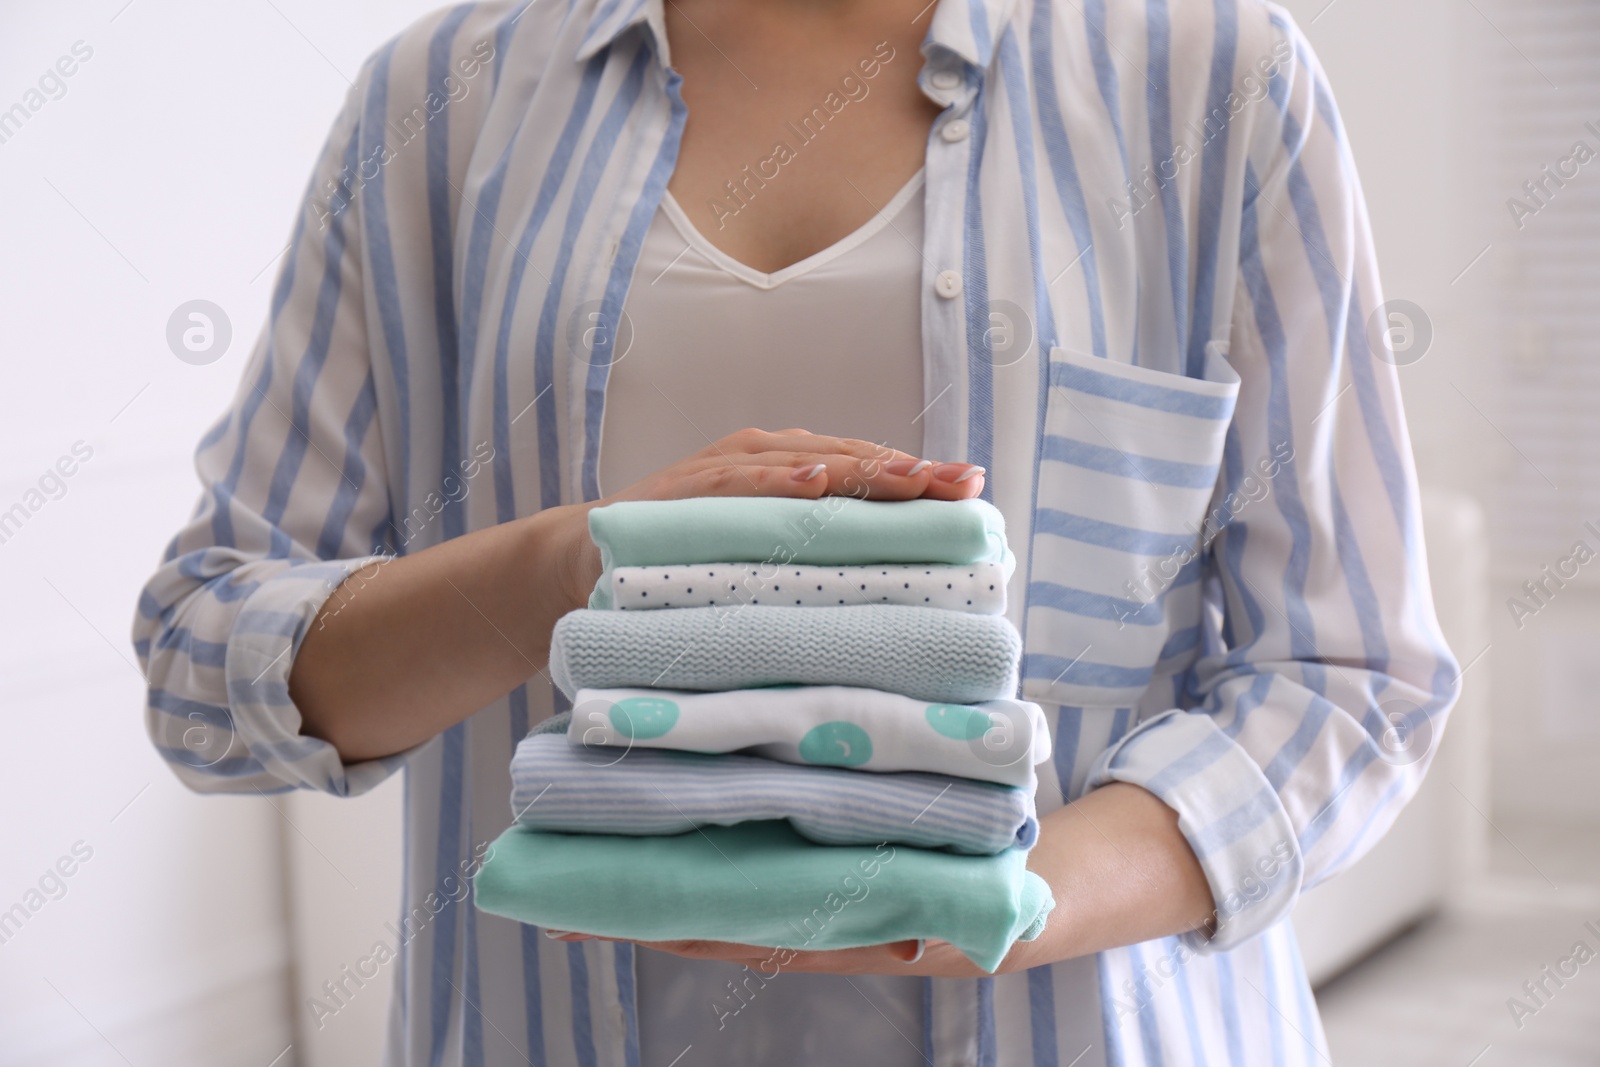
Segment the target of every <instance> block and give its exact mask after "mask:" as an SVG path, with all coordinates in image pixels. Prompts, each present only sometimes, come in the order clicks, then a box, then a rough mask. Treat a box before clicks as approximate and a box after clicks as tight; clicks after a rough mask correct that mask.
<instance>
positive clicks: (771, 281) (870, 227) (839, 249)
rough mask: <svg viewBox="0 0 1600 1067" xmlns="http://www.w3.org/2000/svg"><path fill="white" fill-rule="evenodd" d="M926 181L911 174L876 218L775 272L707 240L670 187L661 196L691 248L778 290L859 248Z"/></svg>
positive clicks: (750, 281)
mask: <svg viewBox="0 0 1600 1067" xmlns="http://www.w3.org/2000/svg"><path fill="white" fill-rule="evenodd" d="M922 182H923V171H922V170H921V169H919V170H918V171H917V172H916V173H915V174H913V175H912V176H911V180H910V181H908V182H906V184H905V185H903V186H901V188H900V191H899V192H898V193H895V194H894V196H893V197H892V198H891V199H890V200H889V202H888V203H887V204H885V205H883V207H881V208H879V209H878V210H877V211H875V212H873V214H872V217H871V218H869V219H868V220H867V221H866V222H864V223H862V224H861V225H860V226H858V227H857V228H856V229H854V230H852V231H851V232H850V233H848V234H846V235H845V236H843V237H841V238H839V240H837V241H835V242H834V243H833V244H831V245H829V246H828V247H826V248H824V249H821V250H820V251H817V252H813V253H812V254H811V255H809V256H807V257H805V258H804V259H802V260H798V261H796V262H794V263H791V264H789V265H788V266H787V267H783V268H781V269H779V270H776V271H773V272H772V273H770V274H769V273H767V272H765V271H759V270H756V269H755V268H754V267H752V266H749V265H748V264H746V263H742V262H740V261H739V260H737V259H734V258H733V257H732V256H730V255H728V253H726V252H724V251H723V250H722V249H720V248H718V247H717V246H716V245H714V244H712V243H711V242H710V241H709V240H707V239H706V237H705V235H704V234H702V233H701V232H700V230H699V229H698V228H697V227H696V226H695V224H694V223H693V222H691V221H690V220H689V216H688V214H687V213H686V212H685V211H684V210H683V207H682V206H681V205H680V204H679V203H678V201H677V198H676V197H674V196H673V195H672V193H671V191H670V190H668V191H664V192H663V193H662V195H661V209H662V211H663V212H665V213H666V215H667V218H668V219H670V220H671V221H672V224H673V225H674V226H676V227H677V229H678V233H679V235H680V236H682V238H683V239H684V240H685V241H687V242H688V244H689V247H690V248H693V249H694V250H695V251H696V252H699V253H700V254H701V255H702V256H704V257H705V258H706V259H707V260H708V261H710V262H711V263H712V264H713V265H715V266H717V267H719V268H721V269H722V270H723V271H725V272H726V273H728V274H730V275H732V276H733V277H735V278H737V279H739V280H740V281H742V282H745V283H747V284H749V285H753V286H755V287H756V288H757V289H774V288H777V287H778V286H779V285H782V284H783V283H784V282H786V281H788V280H789V279H791V278H797V277H799V276H800V275H802V274H807V273H809V272H811V271H813V270H815V269H816V268H818V267H820V266H822V265H823V264H825V263H828V262H831V261H832V260H835V259H837V258H839V257H840V256H842V255H844V254H845V253H846V252H849V251H850V250H851V249H853V248H857V247H859V246H860V245H862V244H863V243H865V242H866V241H868V240H870V239H871V238H872V237H874V236H876V235H877V234H878V233H879V232H880V231H881V230H882V229H883V228H884V227H885V226H888V225H889V224H890V222H891V220H893V218H894V217H895V216H896V215H898V214H899V213H900V212H901V211H902V210H903V209H904V208H905V206H906V204H907V203H908V202H909V201H910V200H911V198H912V197H913V196H916V195H917V194H918V193H919V192H921V191H922ZM914 239H915V240H916V241H917V242H918V247H920V242H921V239H922V235H921V234H916V235H915V236H914Z"/></svg>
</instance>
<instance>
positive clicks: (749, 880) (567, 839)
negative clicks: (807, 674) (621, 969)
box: [474, 821, 1055, 973]
mask: <svg viewBox="0 0 1600 1067" xmlns="http://www.w3.org/2000/svg"><path fill="white" fill-rule="evenodd" d="M1027 858H1028V854H1027V852H1026V850H1024V849H1020V848H1012V849H1008V850H1006V851H1005V852H1002V853H1000V854H999V855H997V856H961V855H956V854H953V853H949V852H941V851H934V850H931V849H920V848H911V847H908V846H905V845H889V844H882V845H818V844H813V843H812V842H810V841H807V840H805V839H804V838H802V837H801V836H799V835H798V834H796V833H795V832H794V830H793V829H792V828H791V827H790V826H789V824H788V823H786V822H782V821H770V822H746V823H740V824H738V825H736V826H708V827H705V828H703V829H701V830H695V831H690V832H689V833H683V834H676V835H673V836H670V837H624V836H621V835H613V834H559V833H541V832H538V831H534V830H529V829H526V828H524V827H521V826H515V827H512V828H511V829H509V830H507V831H505V832H504V833H503V834H501V835H500V836H499V837H498V838H497V839H496V840H495V842H494V844H493V845H492V846H490V849H489V853H488V855H487V857H486V858H485V860H484V864H483V867H482V869H481V870H480V871H479V872H478V875H477V878H476V879H475V880H474V897H475V900H476V903H477V906H478V907H479V908H481V909H483V910H484V911H487V912H491V913H493V914H495V915H504V916H506V917H508V918H512V919H517V920H519V921H521V922H525V923H532V924H534V925H536V926H543V927H547V928H550V929H556V930H570V931H573V932H575V933H584V934H595V935H598V936H601V937H614V938H622V939H625V940H629V941H677V940H708V941H731V942H735V943H738V944H744V945H758V946H763V947H769V948H773V949H775V950H782V949H789V950H793V951H796V952H801V951H820V950H824V949H840V948H860V947H862V946H865V945H882V944H888V943H890V942H894V941H906V940H912V939H915V938H929V939H935V938H937V939H938V940H941V941H948V942H949V943H950V944H952V945H954V946H955V947H956V948H958V949H960V950H961V952H962V953H963V954H964V955H965V956H966V957H967V958H968V959H970V960H972V962H973V963H975V964H977V965H978V966H979V967H982V968H983V969H984V970H985V971H988V972H990V973H993V972H994V970H995V968H997V967H998V966H1000V961H1001V960H1002V959H1004V958H1005V955H1006V952H1007V951H1008V950H1009V949H1010V948H1011V945H1012V943H1013V942H1015V941H1018V940H1023V941H1031V940H1033V939H1034V938H1036V937H1038V936H1039V934H1040V933H1042V932H1043V931H1044V924H1045V917H1046V915H1047V914H1048V913H1049V912H1050V909H1051V908H1053V907H1055V899H1054V898H1053V897H1052V896H1051V895H1050V887H1049V886H1048V885H1047V884H1046V883H1045V881H1044V879H1042V878H1040V877H1039V876H1038V875H1036V874H1034V873H1033V872H1031V871H1029V870H1028V869H1027V867H1026V863H1027ZM783 962H787V958H786V957H782V956H780V957H779V958H778V959H777V960H776V961H775V963H777V964H778V965H780V966H781V964H782V963H783Z"/></svg>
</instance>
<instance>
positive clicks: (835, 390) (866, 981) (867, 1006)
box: [599, 171, 925, 1067]
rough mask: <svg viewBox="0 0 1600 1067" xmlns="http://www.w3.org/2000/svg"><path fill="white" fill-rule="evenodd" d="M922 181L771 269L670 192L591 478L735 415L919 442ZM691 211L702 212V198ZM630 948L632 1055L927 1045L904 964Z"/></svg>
mask: <svg viewBox="0 0 1600 1067" xmlns="http://www.w3.org/2000/svg"><path fill="white" fill-rule="evenodd" d="M922 191H923V176H922V173H921V172H920V171H919V172H918V173H917V175H916V176H915V177H913V178H912V179H911V181H910V182H908V183H907V184H906V186H905V187H904V188H903V189H901V190H900V192H899V193H897V194H896V195H895V197H894V198H893V199H892V200H890V201H889V203H888V204H886V205H884V207H883V209H882V210H881V211H879V212H878V213H877V214H875V215H874V216H873V217H872V219H871V220H869V221H868V222H867V223H866V224H865V225H863V226H862V227H861V228H860V229H858V230H856V231H855V232H854V233H852V234H850V235H849V236H847V237H845V238H844V239H842V240H840V241H838V242H837V243H835V244H833V245H831V246H829V247H828V248H825V249H823V250H822V251H820V252H818V253H816V254H815V255H812V256H809V257H807V258H806V259H803V260H801V261H800V262H798V263H795V264H793V265H791V266H788V267H785V268H784V269H782V270H780V271H777V272H776V273H773V274H764V273H762V272H760V271H757V270H753V269H751V268H750V267H748V266H746V265H744V264H743V263H740V262H738V261H737V260H735V259H733V258H732V257H730V256H728V255H726V254H725V253H723V252H721V251H720V250H718V249H717V248H716V247H715V246H714V245H712V244H711V243H710V242H709V241H708V240H706V238H705V237H704V236H703V235H702V234H701V232H700V231H699V229H697V228H696V225H695V221H691V215H690V214H689V213H687V212H685V210H684V209H683V207H682V206H680V205H679V204H678V203H677V201H676V200H674V199H673V198H672V196H671V194H670V193H669V194H667V195H666V196H665V197H664V198H663V201H662V204H661V207H660V209H658V210H657V212H656V215H655V218H654V219H653V220H652V222H651V225H650V229H649V231H648V233H647V234H646V236H645V240H644V246H643V249H642V250H641V253H640V256H639V263H638V266H637V267H636V268H635V273H634V277H633V284H632V286H631V287H630V289H629V291H628V297H627V300H626V303H625V305H624V311H625V313H626V320H625V322H624V324H623V325H622V328H621V329H620V330H619V331H618V335H617V338H616V344H617V347H618V350H619V351H621V352H622V354H621V355H620V356H619V357H614V362H613V364H612V366H611V368H610V376H609V379H608V381H607V384H606V404H605V416H604V419H603V420H602V426H601V436H600V469H599V477H600V491H601V493H602V494H607V493H612V492H615V491H617V490H619V489H622V488H624V487H625V486H628V485H631V484H632V483H633V482H636V481H638V480H639V479H641V478H643V477H645V476H646V475H648V474H651V473H653V472H654V471H656V470H659V469H660V468H661V467H663V466H665V465H667V464H668V463H671V462H673V461H675V460H677V459H679V458H681V457H684V456H687V455H689V454H691V453H693V452H698V451H700V450H701V449H704V448H706V447H707V446H709V445H710V444H711V443H712V442H713V441H715V440H717V439H718V438H720V437H722V436H724V435H725V434H729V433H732V432H733V431H735V430H738V429H741V428H743V427H746V426H754V427H759V428H761V429H767V430H783V429H790V428H801V429H806V430H810V431H811V432H812V433H818V434H831V435H834V436H840V437H854V438H860V439H862V440H869V441H876V442H879V443H883V444H887V445H888V446H890V447H891V448H897V449H900V450H902V451H905V452H909V453H911V454H913V455H918V454H920V453H921V450H922V421H921V414H922V408H923V365H922V328H921V307H922V302H921V290H922V284H923V281H922V267H923V262H922V237H923V195H922ZM763 195H766V196H781V195H782V191H781V189H772V190H767V191H764V194H763ZM692 219H693V220H696V221H699V222H701V223H702V224H703V225H705V226H706V227H707V228H710V227H711V226H713V225H715V224H716V219H715V218H714V216H713V213H712V212H711V211H709V210H702V211H700V212H698V213H695V214H693V216H692ZM723 224H724V225H726V226H737V225H738V224H739V219H738V216H737V215H733V216H731V217H727V218H725V219H724V220H723ZM624 346H625V347H624ZM635 958H636V974H637V990H638V1011H639V1038H640V1062H641V1063H644V1064H647V1065H654V1067H666V1065H667V1064H673V1065H674V1067H697V1065H702V1064H728V1063H737V1064H740V1065H741V1067H778V1065H790V1064H811V1063H851V1062H853V1061H854V1058H855V1057H856V1056H857V1055H859V1051H860V1050H861V1049H863V1048H872V1049H886V1050H892V1051H891V1052H889V1053H888V1054H886V1055H880V1054H877V1053H875V1054H874V1067H918V1065H921V1064H924V1062H925V1061H924V1059H923V1040H922V1033H923V980H922V979H920V978H917V977H915V976H909V975H907V976H901V975H860V976H851V977H850V978H849V979H848V981H847V980H846V979H843V978H839V977H836V976H833V975H812V974H798V973H788V972H782V971H780V972H779V973H778V975H777V977H775V978H774V977H770V976H767V975H762V974H761V973H760V972H758V971H755V970H745V969H744V968H743V967H740V966H737V965H734V964H729V963H713V962H707V961H701V960H687V959H683V958H681V957H678V956H673V955H669V954H667V953H661V952H655V951H652V950H649V949H640V950H639V951H638V952H637V954H636V957H635ZM772 966H773V965H768V967H767V970H769V971H770V970H771V969H772ZM895 1031H898V1033H899V1036H898V1037H897V1036H896V1034H895Z"/></svg>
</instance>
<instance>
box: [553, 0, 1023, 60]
mask: <svg viewBox="0 0 1600 1067" xmlns="http://www.w3.org/2000/svg"><path fill="white" fill-rule="evenodd" d="M935 2H936V3H937V5H938V6H937V7H935V8H934V12H933V21H932V22H931V23H930V25H929V27H928V36H927V39H926V40H925V41H924V42H923V44H922V52H923V54H924V55H930V54H932V51H933V50H934V49H940V48H942V49H946V50H948V51H950V52H953V53H955V54H956V55H958V56H960V57H961V58H962V59H964V60H966V61H967V62H968V63H970V64H972V65H973V66H974V67H976V68H978V70H979V71H983V70H987V69H988V67H989V61H990V59H992V58H993V56H994V49H995V42H996V41H997V40H998V39H999V37H1000V35H1001V34H1002V33H1004V32H1005V25H1006V22H1007V21H1008V20H1009V19H1010V18H1011V14H1012V12H1013V11H1014V10H1015V9H1016V6H1017V2H1018V0H935ZM664 6H665V4H664V0H597V3H596V4H595V8H594V13H593V15H591V16H590V18H589V26H588V29H587V30H585V31H584V35H583V43H582V44H580V45H579V46H578V61H579V62H580V63H581V62H584V61H586V60H588V59H589V58H590V57H591V56H593V55H594V54H595V53H596V52H598V51H600V49H602V48H604V47H606V46H607V45H609V44H611V43H612V42H613V41H615V40H616V39H617V38H618V37H621V36H622V35H623V34H624V33H626V32H627V31H628V30H630V29H632V28H633V27H634V26H638V25H640V24H641V23H642V24H644V25H646V26H647V27H649V30H650V33H651V34H652V36H654V38H655V46H656V55H657V56H659V57H661V60H662V62H663V63H666V62H668V58H667V57H668V52H667V41H666V28H665V27H666V24H665V20H664V12H663V8H664Z"/></svg>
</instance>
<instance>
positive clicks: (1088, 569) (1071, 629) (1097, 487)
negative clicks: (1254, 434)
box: [1022, 348, 1239, 707]
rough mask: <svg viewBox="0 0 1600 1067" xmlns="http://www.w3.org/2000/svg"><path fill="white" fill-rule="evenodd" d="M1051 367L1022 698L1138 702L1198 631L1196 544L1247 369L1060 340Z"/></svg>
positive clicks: (1217, 360) (1216, 357)
mask: <svg viewBox="0 0 1600 1067" xmlns="http://www.w3.org/2000/svg"><path fill="white" fill-rule="evenodd" d="M1049 373H1050V390H1049V394H1048V399H1047V401H1046V409H1045V426H1044V440H1043V441H1042V442H1041V447H1040V453H1039V471H1038V498H1037V511H1036V516H1035V521H1034V529H1033V534H1032V545H1031V549H1032V566H1031V573H1030V580H1029V583H1028V588H1027V592H1026V596H1027V601H1026V606H1025V612H1026V622H1027V625H1026V643H1025V647H1024V662H1023V684H1022V695H1023V697H1024V698H1025V699H1028V700H1033V701H1037V702H1039V703H1050V704H1067V705H1076V706H1083V707H1132V706H1134V705H1136V704H1137V703H1138V700H1139V697H1140V694H1142V693H1143V692H1144V690H1145V688H1146V687H1147V686H1148V685H1149V683H1150V680H1151V678H1152V677H1153V676H1154V673H1155V669H1156V665H1157V664H1158V663H1159V662H1160V661H1161V660H1162V659H1163V658H1166V657H1168V656H1174V655H1180V654H1182V653H1183V652H1184V651H1186V650H1187V649H1189V648H1192V647H1194V643H1195V640H1196V639H1197V637H1198V632H1199V631H1198V626H1197V625H1196V624H1197V622H1198V619H1199V604H1200V581H1199V578H1200V574H1201V563H1200V548H1201V543H1202V538H1203V530H1204V529H1205V527H1206V515H1207V511H1208V509H1209V506H1210V501H1211V497H1212V493H1213V491H1214V489H1215V487H1216V483H1217V473H1218V467H1219V465H1220V463H1221V461H1222V453H1223V446H1224V443H1225V441H1226V437H1227V431H1228V425H1229V423H1230V421H1231V420H1232V418H1233V408H1234V402H1235V400H1236V399H1237V397H1238V392H1239V376H1238V375H1237V374H1236V373H1235V372H1234V371H1233V369H1232V368H1231V367H1230V366H1228V364H1227V362H1226V360H1225V359H1223V358H1222V357H1221V356H1220V355H1212V356H1211V357H1210V358H1209V360H1208V364H1207V368H1206V375H1205V377H1203V378H1191V377H1187V376H1185V375H1181V374H1172V373H1168V372H1165V371H1158V370H1151V369H1148V368H1145V367H1135V366H1132V365H1130V364H1126V363H1118V362H1114V361H1112V360H1106V359H1101V358H1097V357H1095V356H1090V355H1084V354H1082V353H1078V352H1073V351H1070V350H1067V349H1062V348H1056V349H1053V350H1051V352H1050V365H1049ZM1174 619H1177V620H1180V623H1179V625H1178V626H1177V627H1176V629H1175V628H1174V624H1173V621H1172V620H1174Z"/></svg>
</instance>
